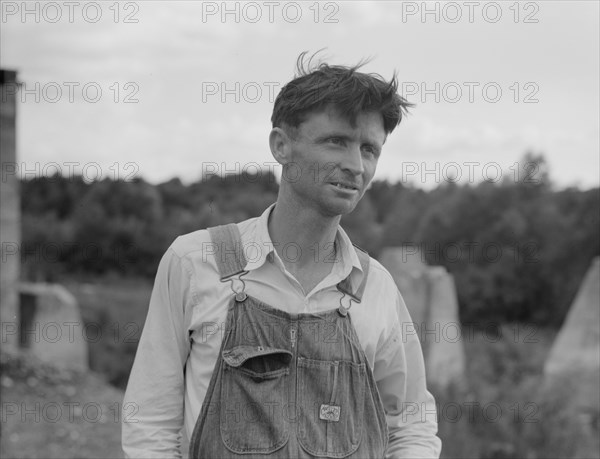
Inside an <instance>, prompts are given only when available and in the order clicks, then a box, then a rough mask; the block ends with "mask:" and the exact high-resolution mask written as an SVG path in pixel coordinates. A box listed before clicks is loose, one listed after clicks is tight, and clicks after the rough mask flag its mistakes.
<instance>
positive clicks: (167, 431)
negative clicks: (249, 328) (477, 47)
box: [122, 247, 190, 458]
mask: <svg viewBox="0 0 600 459" xmlns="http://www.w3.org/2000/svg"><path fill="white" fill-rule="evenodd" d="M183 261H185V260H182V259H181V258H180V257H179V256H178V255H177V254H176V253H175V252H174V251H173V249H172V248H171V247H170V248H169V249H168V250H167V252H166V253H165V254H164V255H163V257H162V259H161V261H160V264H159V266H158V271H157V274H156V279H155V282H154V288H153V290H152V296H151V298H150V306H149V309H148V315H147V317H146V322H145V324H144V329H143V331H142V335H141V338H140V342H139V345H138V349H137V353H136V356H135V361H134V364H133V368H132V370H131V374H130V376H129V382H128V384H127V390H126V392H125V398H124V400H123V413H124V416H123V420H122V447H123V451H124V452H125V456H126V457H128V458H134V457H144V458H165V457H177V458H178V457H181V446H180V442H181V430H182V427H183V407H184V367H185V363H186V360H187V357H188V355H189V350H190V341H189V338H188V332H187V328H188V327H187V325H186V323H187V320H186V312H188V311H189V310H190V307H189V304H188V298H189V297H190V292H189V290H190V273H189V272H188V271H187V270H186V269H185V268H184V266H183ZM125 414H127V416H125Z"/></svg>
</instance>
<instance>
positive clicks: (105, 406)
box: [0, 355, 124, 459]
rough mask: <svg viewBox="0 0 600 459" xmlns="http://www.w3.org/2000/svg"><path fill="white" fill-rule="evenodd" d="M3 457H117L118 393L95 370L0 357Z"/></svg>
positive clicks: (0, 443) (0, 448) (120, 454)
mask: <svg viewBox="0 0 600 459" xmlns="http://www.w3.org/2000/svg"><path fill="white" fill-rule="evenodd" d="M0 363H1V367H0V368H1V374H0V384H1V387H2V393H1V396H2V423H1V425H2V431H1V436H0V456H2V458H5V459H8V458H62V459H65V458H122V457H124V456H123V452H122V450H121V445H120V443H121V424H120V418H121V417H122V416H123V413H122V410H121V401H122V398H123V392H122V391H120V390H118V389H116V388H114V387H112V386H110V385H108V384H107V383H106V382H105V381H104V380H103V379H102V378H101V377H100V376H98V375H97V374H94V373H80V372H73V371H66V370H58V369H56V368H52V367H49V366H47V365H43V364H41V363H39V362H35V361H33V360H31V359H29V358H27V359H24V358H19V359H17V358H13V357H8V356H6V355H3V356H2V357H1V362H0Z"/></svg>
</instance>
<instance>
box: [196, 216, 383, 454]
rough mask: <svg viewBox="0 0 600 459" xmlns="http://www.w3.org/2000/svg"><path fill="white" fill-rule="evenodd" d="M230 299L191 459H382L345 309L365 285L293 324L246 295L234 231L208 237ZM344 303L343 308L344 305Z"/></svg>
mask: <svg viewBox="0 0 600 459" xmlns="http://www.w3.org/2000/svg"><path fill="white" fill-rule="evenodd" d="M209 233H210V236H211V239H212V241H213V244H214V245H216V247H217V249H216V250H217V252H216V253H215V257H216V262H217V266H218V269H219V273H220V276H221V281H222V282H231V289H232V298H231V302H230V304H229V309H228V311H227V321H226V327H225V334H224V338H223V341H222V344H221V349H220V351H219V357H218V358H217V362H216V364H215V369H214V371H213V374H212V378H211V380H210V384H209V386H208V390H207V393H206V396H205V399H204V403H203V405H202V410H201V412H200V415H199V416H198V420H197V421H196V425H195V427H194V432H193V435H192V438H191V441H190V458H203V459H205V458H225V457H234V458H240V457H244V458H246V459H250V458H259V457H272V458H280V457H289V458H292V457H293V458H313V457H331V458H346V457H348V458H361V459H363V458H381V457H383V456H384V453H385V450H386V447H387V442H388V431H387V424H386V419H385V412H384V409H383V404H382V402H381V399H380V397H379V393H378V391H377V387H376V385H375V379H374V377H373V373H372V371H371V369H370V367H369V364H368V362H367V359H366V356H365V354H364V351H363V349H362V347H361V345H360V342H359V340H358V337H357V335H356V331H355V329H354V326H353V325H352V322H351V320H350V316H349V315H348V309H349V307H350V304H351V303H350V301H354V302H355V303H360V301H361V297H362V292H363V290H364V287H365V283H366V279H367V275H368V269H369V256H368V254H366V253H365V252H363V251H361V250H357V254H358V256H359V258H360V262H361V266H362V268H363V272H364V278H363V281H362V283H361V285H360V286H358V287H357V288H353V286H352V285H351V282H350V278H349V277H348V278H346V279H345V280H343V281H342V282H340V283H339V284H338V285H337V288H338V290H339V291H340V304H339V307H336V306H337V305H332V306H333V308H332V309H331V310H328V311H325V312H320V313H314V314H313V313H301V314H290V313H287V312H284V311H282V310H279V309H276V308H274V307H271V306H269V305H267V304H265V303H263V302H261V301H259V300H258V299H256V298H253V297H250V296H248V295H247V294H246V293H245V292H244V287H245V284H244V281H243V278H242V276H243V275H244V274H246V273H247V272H246V271H244V267H245V266H246V260H245V258H244V254H243V250H242V249H243V248H242V245H241V240H240V234H239V230H238V227H237V225H235V224H230V225H226V226H219V227H215V228H209ZM343 299H345V301H342V300H343Z"/></svg>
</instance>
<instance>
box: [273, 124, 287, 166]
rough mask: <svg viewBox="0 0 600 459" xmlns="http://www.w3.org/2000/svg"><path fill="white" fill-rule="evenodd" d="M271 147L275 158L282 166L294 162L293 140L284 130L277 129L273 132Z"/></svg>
mask: <svg viewBox="0 0 600 459" xmlns="http://www.w3.org/2000/svg"><path fill="white" fill-rule="evenodd" d="M269 146H270V147H271V154H272V155H273V158H275V161H277V162H278V163H279V164H281V165H282V166H284V165H286V164H287V163H289V162H291V161H292V139H291V138H290V136H289V135H288V134H287V132H285V131H284V130H283V129H281V128H279V127H275V128H273V129H272V130H271V133H270V134H269Z"/></svg>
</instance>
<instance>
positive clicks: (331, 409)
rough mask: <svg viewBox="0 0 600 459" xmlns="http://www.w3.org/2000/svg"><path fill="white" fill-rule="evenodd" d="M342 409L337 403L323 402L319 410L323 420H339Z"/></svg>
mask: <svg viewBox="0 0 600 459" xmlns="http://www.w3.org/2000/svg"><path fill="white" fill-rule="evenodd" d="M340 411H341V408H340V407H339V406H337V405H326V404H323V405H321V410H320V411H319V419H322V420H323V421H332V422H338V421H339V420H340Z"/></svg>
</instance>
